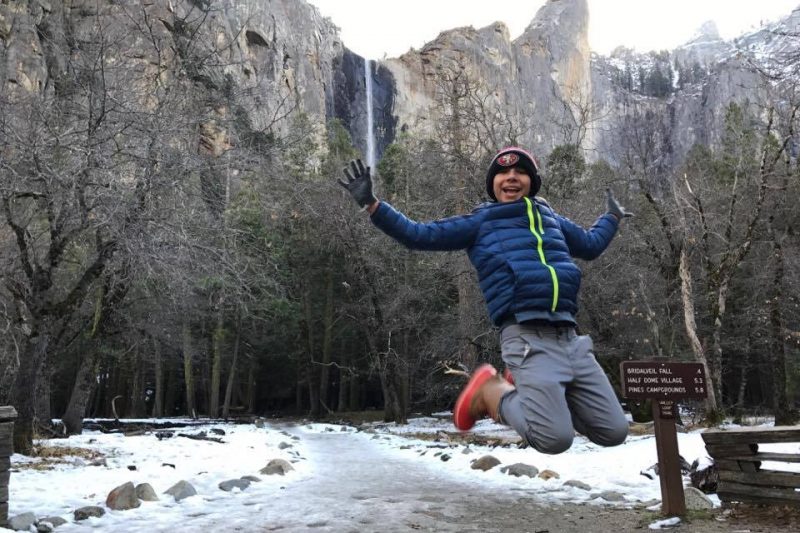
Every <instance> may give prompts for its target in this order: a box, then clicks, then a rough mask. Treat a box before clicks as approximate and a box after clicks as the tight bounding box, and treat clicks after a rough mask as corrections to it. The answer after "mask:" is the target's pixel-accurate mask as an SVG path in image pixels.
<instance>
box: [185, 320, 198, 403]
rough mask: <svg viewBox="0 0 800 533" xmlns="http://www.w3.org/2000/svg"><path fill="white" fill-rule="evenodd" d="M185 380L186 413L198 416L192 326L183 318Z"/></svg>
mask: <svg viewBox="0 0 800 533" xmlns="http://www.w3.org/2000/svg"><path fill="white" fill-rule="evenodd" d="M182 337H183V381H184V383H185V384H186V414H187V415H188V416H191V417H192V418H194V417H195V416H197V413H196V412H195V406H194V365H193V364H192V328H191V325H190V324H189V319H188V318H187V317H184V319H183V335H182Z"/></svg>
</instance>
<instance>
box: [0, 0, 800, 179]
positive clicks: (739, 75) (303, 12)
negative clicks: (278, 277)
mask: <svg viewBox="0 0 800 533" xmlns="http://www.w3.org/2000/svg"><path fill="white" fill-rule="evenodd" d="M126 9H130V6H128V5H127V4H126V3H121V2H116V1H113V0H100V1H97V0H74V1H72V2H69V3H64V2H45V1H41V0H19V1H17V2H8V3H2V4H0V41H2V44H3V46H2V47H0V82H1V83H2V91H3V93H7V94H11V93H15V92H27V93H42V94H51V95H53V94H55V95H56V96H58V94H59V91H63V90H65V89H64V87H62V86H61V85H60V83H62V81H63V80H62V79H61V73H62V72H63V71H64V69H65V65H66V64H67V62H68V61H70V60H74V59H75V58H70V57H68V56H67V51H68V50H70V49H71V47H70V46H69V43H75V42H79V43H80V42H91V40H92V38H93V37H96V32H97V31H98V29H97V26H96V24H95V21H96V20H97V19H98V15H103V20H104V21H106V22H105V23H106V26H105V27H104V28H105V29H104V31H108V32H113V33H114V34H115V35H124V36H126V38H125V40H124V42H125V46H126V47H128V48H129V50H130V54H125V59H124V60H125V61H128V62H129V64H130V65H129V66H131V67H136V68H141V69H145V70H146V71H152V72H153V73H154V76H153V79H157V78H158V76H159V75H163V76H168V73H169V72H171V70H170V69H176V70H178V69H179V68H183V69H186V71H187V72H188V74H189V77H190V79H191V81H192V82H193V83H194V85H195V86H196V88H198V90H203V91H206V92H207V93H208V95H209V98H208V102H210V103H209V106H210V107H211V109H212V110H213V112H214V113H216V114H217V115H218V116H219V117H220V119H222V118H226V119H229V120H228V122H227V123H228V124H230V123H235V124H236V127H237V128H239V129H240V130H241V131H238V132H233V133H237V134H238V138H239V139H241V138H243V137H244V136H245V135H247V134H249V135H251V136H252V135H257V134H259V133H263V132H264V131H266V130H267V129H270V127H272V128H271V130H274V131H275V132H276V133H278V134H281V133H285V132H286V131H287V129H288V128H289V127H290V121H289V120H278V122H277V123H275V120H276V117H282V116H288V115H289V114H290V113H289V112H290V111H291V112H292V114H293V115H294V111H302V112H303V113H304V114H305V116H306V117H308V122H309V124H311V127H312V128H313V130H314V133H315V135H312V137H315V139H316V140H317V141H318V142H320V143H322V140H323V139H324V134H325V132H326V126H325V125H326V124H327V122H328V121H329V120H330V119H333V118H336V119H338V120H340V121H341V123H342V124H343V125H344V126H345V128H346V129H347V130H348V131H349V132H350V134H351V137H352V140H353V142H354V144H355V145H356V146H357V147H358V148H359V149H360V150H361V151H362V153H366V131H367V126H366V115H367V113H366V109H367V105H370V106H371V107H372V110H373V115H374V130H375V136H376V152H377V156H378V157H380V156H381V154H382V153H383V151H384V149H385V148H386V146H387V145H388V144H390V143H391V142H392V141H394V140H395V138H396V136H397V135H398V133H399V132H401V131H405V130H410V131H415V132H422V133H425V132H428V133H429V132H431V131H433V128H434V126H435V125H436V124H437V123H438V122H439V121H440V118H441V112H442V106H441V105H439V104H438V103H437V94H438V92H439V91H440V90H441V88H442V87H441V82H437V80H441V78H442V75H444V76H445V77H447V76H450V77H452V76H457V75H463V76H467V77H468V78H469V79H472V80H477V83H478V84H479V85H480V91H481V95H482V96H484V97H485V102H486V103H487V104H489V105H490V106H496V107H497V108H498V109H502V110H503V111H502V115H503V118H504V119H506V120H508V121H509V122H511V123H513V124H514V125H515V128H516V129H517V136H516V140H517V142H519V143H521V144H524V145H526V146H528V147H529V148H531V149H532V150H533V151H534V152H535V153H537V154H540V155H542V156H545V155H547V154H548V153H549V152H550V151H551V150H552V148H553V147H554V146H557V145H559V144H563V143H574V142H578V141H580V142H581V143H582V144H583V146H584V148H586V149H587V154H588V155H589V157H590V158H593V157H595V158H596V157H602V158H604V159H607V160H609V161H611V162H618V161H619V158H620V154H619V153H618V144H619V142H618V138H619V134H620V131H624V129H625V127H626V120H628V119H630V118H631V114H632V113H639V114H643V115H648V116H650V117H651V119H650V123H651V125H652V127H653V130H654V131H653V132H652V135H653V136H657V137H658V140H659V142H660V145H661V146H662V148H663V150H664V158H663V161H664V164H665V165H675V164H677V162H679V161H680V160H681V159H682V158H683V156H684V155H685V154H686V153H687V151H688V150H689V148H690V147H691V146H692V145H693V144H695V143H697V142H701V143H706V144H712V145H713V144H714V143H716V142H717V141H718V140H719V132H720V131H721V126H722V121H723V119H724V109H725V107H726V106H727V104H728V103H729V102H730V101H731V100H738V101H741V100H744V99H746V98H747V99H749V100H751V101H753V100H757V99H758V98H759V96H760V94H759V91H760V89H759V88H758V87H759V83H758V79H757V78H756V75H755V74H754V73H753V72H752V71H751V69H749V68H748V66H747V64H746V62H745V61H744V60H743V59H742V54H741V52H743V51H744V52H747V51H752V52H753V53H756V54H758V53H763V54H769V53H771V52H774V51H775V50H780V49H781V46H782V45H781V38H779V37H776V36H775V34H773V33H770V32H769V29H766V30H761V31H759V32H754V33H752V34H749V35H746V36H743V37H742V38H740V39H738V40H737V41H736V42H733V43H732V42H726V41H723V40H722V39H721V38H720V36H719V32H718V31H717V29H716V27H715V26H714V25H713V23H711V24H708V23H707V24H705V25H704V26H703V27H701V28H700V31H699V32H698V33H697V34H696V35H695V37H694V38H693V39H691V40H690V41H689V42H688V43H686V44H685V45H683V46H681V47H679V48H678V49H676V50H674V51H669V52H666V51H665V52H661V53H658V54H653V53H651V54H637V53H634V52H632V51H630V50H625V49H619V50H617V51H615V52H614V53H612V54H611V56H609V57H604V56H599V55H595V54H592V53H591V52H590V49H589V44H588V29H589V21H590V10H589V2H588V0H548V1H547V2H546V3H545V4H544V5H543V6H542V7H541V9H540V10H539V12H538V13H537V14H536V16H535V18H534V19H533V21H531V23H530V24H529V25H528V27H527V28H526V29H525V30H524V32H523V33H522V35H520V36H519V37H518V38H516V39H514V40H512V39H511V37H510V35H509V31H508V28H507V27H506V26H505V25H504V24H502V23H499V22H498V23H494V24H491V25H489V26H486V27H484V28H479V29H475V28H472V27H465V28H456V29H452V30H449V31H445V32H442V33H441V34H440V35H439V36H438V37H437V38H436V39H435V40H433V41H431V42H430V43H428V44H426V45H425V46H424V47H423V48H422V49H421V50H411V51H409V52H408V53H406V54H404V55H403V56H401V57H399V58H391V59H386V60H380V61H371V62H370V64H369V68H368V69H367V71H368V73H369V76H370V78H371V81H372V87H373V94H372V100H371V102H369V103H368V102H367V101H366V99H367V98H366V83H365V81H366V77H365V67H364V58H362V57H360V56H358V55H356V54H354V53H353V52H351V51H350V50H348V49H347V48H346V47H345V46H344V44H343V43H342V41H341V39H340V37H339V35H338V30H337V28H336V26H335V25H334V23H333V21H330V20H328V19H326V18H323V17H322V16H321V15H320V13H319V12H318V11H317V9H316V8H314V7H313V6H311V5H309V4H307V3H306V2H304V1H302V0H263V1H261V0H259V1H258V2H256V1H255V0H224V1H221V2H205V1H199V0H171V1H167V0H153V1H151V2H146V3H144V4H142V5H141V6H139V8H137V9H140V10H141V12H140V11H135V12H130V11H126ZM204 10H205V13H204V14H203V15H204V16H203V17H200V18H203V20H205V22H204V24H203V26H202V27H201V28H200V29H199V30H198V31H197V32H196V33H193V30H192V29H191V28H190V26H191V21H193V20H199V17H198V14H200V13H202V12H203V11H204ZM144 12H146V13H147V20H149V21H155V23H154V24H153V25H152V28H151V29H152V31H151V32H150V33H149V34H145V33H141V32H140V33H137V32H136V31H134V30H132V29H131V28H132V25H131V24H130V20H131V19H132V18H136V17H138V16H140V14H141V13H144ZM205 15H207V16H205ZM126 21H128V22H126ZM798 27H800V12H798V11H795V12H794V13H793V14H792V15H791V16H789V17H788V18H787V19H786V20H785V21H783V22H781V23H780V25H777V26H776V28H775V29H778V30H784V31H786V32H788V34H789V35H792V33H791V32H793V31H796V30H797V28H798ZM187 28H188V29H187ZM187 32H188V33H187ZM153 37H154V38H155V39H156V40H157V41H158V42H159V43H160V47H154V46H152V42H149V41H148V39H151V38H153ZM783 40H784V41H785V40H786V38H784V39H783ZM190 45H191V46H194V47H197V49H196V50H194V52H195V55H194V56H192V55H191V54H189V55H187V54H188V53H189V52H187V47H188V46H190ZM770 47H771V48H770ZM156 48H158V49H159V50H160V51H161V53H160V54H156V53H155V51H154V50H155V49H156ZM189 51H190V52H191V51H192V50H191V49H189ZM198 58H206V59H204V60H202V61H200V60H198ZM208 58H210V59H208ZM159 73H162V74H159ZM142 92H143V93H146V92H147V91H142ZM585 112H589V115H590V117H591V123H590V124H589V125H588V127H586V128H583V127H581V126H582V123H583V122H584V120H583V119H582V118H581V116H582V114H584V113H585ZM232 118H235V120H231V119H232ZM220 122H222V121H221V120H220ZM227 127H230V126H227ZM199 131H200V133H201V137H202V138H201V139H200V142H201V145H202V146H203V147H204V148H206V149H207V150H208V151H209V152H210V153H212V154H215V155H220V154H221V153H223V152H224V151H225V150H227V149H228V148H230V147H231V146H232V143H233V142H235V141H232V140H231V139H232V135H231V133H232V132H230V131H225V130H224V129H222V127H218V126H217V125H216V123H215V122H214V121H208V122H207V123H205V124H203V125H202V127H201V128H200V129H199ZM233 137H236V136H235V135H234V136H233ZM496 141H497V142H498V143H500V142H506V141H508V138H507V137H503V138H498V139H497V140H496Z"/></svg>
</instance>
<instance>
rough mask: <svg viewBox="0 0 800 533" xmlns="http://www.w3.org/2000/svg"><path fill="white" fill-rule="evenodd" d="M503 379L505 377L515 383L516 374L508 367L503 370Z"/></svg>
mask: <svg viewBox="0 0 800 533" xmlns="http://www.w3.org/2000/svg"><path fill="white" fill-rule="evenodd" d="M503 379H505V380H506V381H508V382H509V383H511V384H512V385H513V384H514V375H513V374H511V370H509V369H507V368H506V369H505V370H503Z"/></svg>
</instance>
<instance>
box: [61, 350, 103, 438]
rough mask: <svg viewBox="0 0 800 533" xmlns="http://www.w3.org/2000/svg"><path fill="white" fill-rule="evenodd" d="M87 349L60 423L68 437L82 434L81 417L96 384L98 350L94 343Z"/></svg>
mask: <svg viewBox="0 0 800 533" xmlns="http://www.w3.org/2000/svg"><path fill="white" fill-rule="evenodd" d="M87 348H88V349H87V350H86V351H84V353H83V357H81V362H80V365H78V373H77V375H76V376H75V382H74V384H73V385H72V394H70V397H69V403H68V404H67V409H66V410H65V411H64V416H62V417H61V421H62V422H63V423H64V427H65V428H66V430H67V434H68V435H80V434H81V433H82V432H83V417H84V416H85V415H86V406H87V405H89V398H90V397H91V395H92V391H93V389H94V387H95V384H96V383H97V379H96V378H97V363H98V359H99V357H98V350H97V346H96V343H95V342H92V341H90V342H89V346H88V347H87Z"/></svg>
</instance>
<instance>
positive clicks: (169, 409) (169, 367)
mask: <svg viewBox="0 0 800 533" xmlns="http://www.w3.org/2000/svg"><path fill="white" fill-rule="evenodd" d="M159 356H161V349H160V348H159ZM162 362H163V357H162ZM179 364H180V363H178V362H176V361H172V360H167V361H166V362H165V364H164V366H166V378H165V379H164V412H163V414H162V415H163V416H172V415H173V414H175V412H176V407H177V406H176V404H177V402H178V398H179V397H180V392H181V390H180V389H181V387H182V386H183V382H182V381H181V379H180V377H179V376H178V374H179V372H178V368H179Z"/></svg>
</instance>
